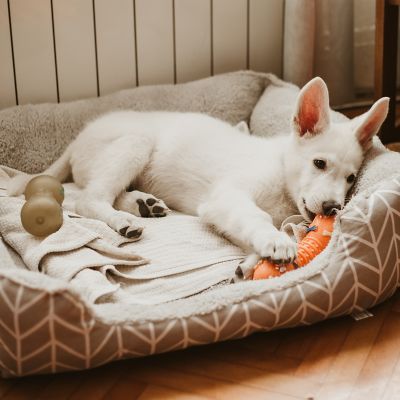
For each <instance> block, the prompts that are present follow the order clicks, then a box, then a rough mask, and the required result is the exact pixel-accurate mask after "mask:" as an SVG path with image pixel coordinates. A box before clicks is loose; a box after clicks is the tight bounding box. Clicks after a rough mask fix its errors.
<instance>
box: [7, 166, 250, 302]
mask: <svg viewBox="0 0 400 400" xmlns="http://www.w3.org/2000/svg"><path fill="white" fill-rule="evenodd" d="M4 171H7V173H8V174H12V172H10V170H9V169H6V168H4V169H3V172H4ZM7 179H8V176H6V174H4V173H3V178H2V179H0V187H2V188H4V187H5V184H6V180H7ZM65 192H66V199H65V202H64V210H66V209H68V211H64V223H63V225H62V227H61V228H60V230H59V231H57V232H55V233H53V234H52V235H50V236H48V237H45V238H38V237H34V236H32V235H31V234H29V233H27V232H26V231H25V230H24V229H23V227H22V225H21V221H20V210H21V207H22V206H23V204H24V200H23V198H15V197H7V196H6V193H5V190H4V189H0V196H1V197H0V234H1V236H2V237H3V240H4V242H5V243H7V245H8V246H10V247H11V248H12V249H13V251H15V252H16V253H18V254H19V256H20V257H21V258H22V260H23V262H24V264H25V266H26V268H28V269H29V270H32V271H36V272H41V273H45V274H47V275H50V276H52V277H54V278H57V279H63V280H65V281H69V282H71V285H73V286H74V287H75V289H76V290H78V291H79V292H80V293H81V295H82V296H83V297H85V298H86V299H87V300H88V301H90V302H116V301H118V302H124V303H136V304H157V303H163V302H167V301H171V300H175V299H179V298H183V297H186V296H190V295H193V294H195V293H198V292H200V291H202V290H205V289H207V288H208V287H210V286H212V285H215V284H218V283H220V282H222V281H225V280H227V279H229V278H230V277H232V276H233V274H234V270H235V268H236V266H237V265H238V262H239V261H240V260H241V259H242V258H243V252H242V251H241V250H240V249H239V248H238V247H236V246H234V245H232V244H231V243H230V242H228V241H227V240H225V239H224V238H222V237H220V236H219V235H217V234H215V233H214V232H213V231H212V229H211V228H209V227H207V226H204V225H203V224H201V223H200V221H199V220H198V218H196V217H191V216H186V215H182V214H178V213H173V214H171V215H169V216H167V217H166V218H158V219H157V218H143V221H142V223H143V225H144V226H145V231H144V236H143V238H142V239H141V240H140V241H137V242H134V241H133V240H131V239H127V238H124V237H122V236H120V235H119V234H117V233H116V232H114V231H113V230H112V229H110V228H109V227H108V226H107V225H106V224H104V223H103V222H100V221H96V220H91V219H88V218H82V217H79V216H77V215H76V214H74V209H73V206H74V199H75V197H76V194H77V192H78V189H77V188H76V186H75V185H73V184H66V185H65ZM147 260H148V261H147Z"/></svg>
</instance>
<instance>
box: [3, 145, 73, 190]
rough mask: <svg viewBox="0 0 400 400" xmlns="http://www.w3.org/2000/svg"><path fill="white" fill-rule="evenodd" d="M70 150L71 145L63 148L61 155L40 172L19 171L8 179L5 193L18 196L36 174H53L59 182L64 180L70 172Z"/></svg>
mask: <svg viewBox="0 0 400 400" xmlns="http://www.w3.org/2000/svg"><path fill="white" fill-rule="evenodd" d="M71 152H72V151H71V145H69V146H68V147H67V148H66V149H65V151H64V153H63V154H62V155H61V157H60V158H59V159H57V160H56V161H54V163H53V164H51V165H50V167H49V168H47V169H46V170H45V171H43V172H42V173H41V174H25V173H21V174H18V175H16V176H14V177H13V178H11V179H10V180H9V181H8V184H7V193H8V194H9V195H10V196H19V195H20V194H22V193H23V192H24V191H25V187H26V185H27V184H28V182H29V181H30V180H31V179H32V178H34V177H35V176H37V175H50V176H54V178H57V179H58V180H60V182H64V181H65V180H66V179H67V177H68V175H69V174H70V172H71V164H70V159H71Z"/></svg>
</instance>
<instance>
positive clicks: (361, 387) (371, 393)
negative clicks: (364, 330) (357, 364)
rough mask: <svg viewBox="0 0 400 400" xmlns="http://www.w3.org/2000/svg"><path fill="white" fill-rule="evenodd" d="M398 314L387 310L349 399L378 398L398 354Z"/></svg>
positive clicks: (399, 316) (399, 346) (399, 319)
mask: <svg viewBox="0 0 400 400" xmlns="http://www.w3.org/2000/svg"><path fill="white" fill-rule="evenodd" d="M399 332H400V315H399V314H398V313H395V312H389V313H388V315H387V318H386V319H385V321H384V323H383V325H382V328H381V330H380V332H379V335H378V337H377V339H376V340H375V342H374V344H373V346H372V348H371V351H370V352H369V354H368V357H367V359H366V361H365V363H364V365H363V368H362V369H361V371H360V374H359V376H358V378H357V380H356V383H355V385H354V388H353V391H352V393H351V396H350V397H349V400H356V399H357V400H358V399H365V398H370V399H380V398H382V396H383V393H384V392H385V389H386V385H387V383H388V381H389V379H390V378H391V376H392V373H393V371H394V369H395V366H396V363H397V361H398V358H399V356H400V335H399Z"/></svg>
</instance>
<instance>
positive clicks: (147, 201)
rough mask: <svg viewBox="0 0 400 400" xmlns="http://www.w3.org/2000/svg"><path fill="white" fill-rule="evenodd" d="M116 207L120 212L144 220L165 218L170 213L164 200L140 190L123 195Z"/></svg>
mask: <svg viewBox="0 0 400 400" xmlns="http://www.w3.org/2000/svg"><path fill="white" fill-rule="evenodd" d="M114 205H115V208H116V209H118V210H123V211H126V212H129V213H131V214H133V215H136V216H137V217H142V218H158V217H165V216H166V215H167V214H168V213H169V211H170V210H169V208H168V207H167V206H166V205H165V203H164V202H163V201H162V200H160V199H157V198H156V197H154V196H153V195H151V194H148V193H144V192H140V191H139V190H133V191H132V192H123V193H121V194H120V195H119V196H118V198H117V200H116V202H115V204H114Z"/></svg>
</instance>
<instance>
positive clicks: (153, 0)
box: [136, 0, 174, 85]
mask: <svg viewBox="0 0 400 400" xmlns="http://www.w3.org/2000/svg"><path fill="white" fill-rule="evenodd" d="M173 38H174V33H173V7H172V0H136V39H137V57H138V77H139V84H140V85H149V84H156V83H173V82H174V39H173Z"/></svg>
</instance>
